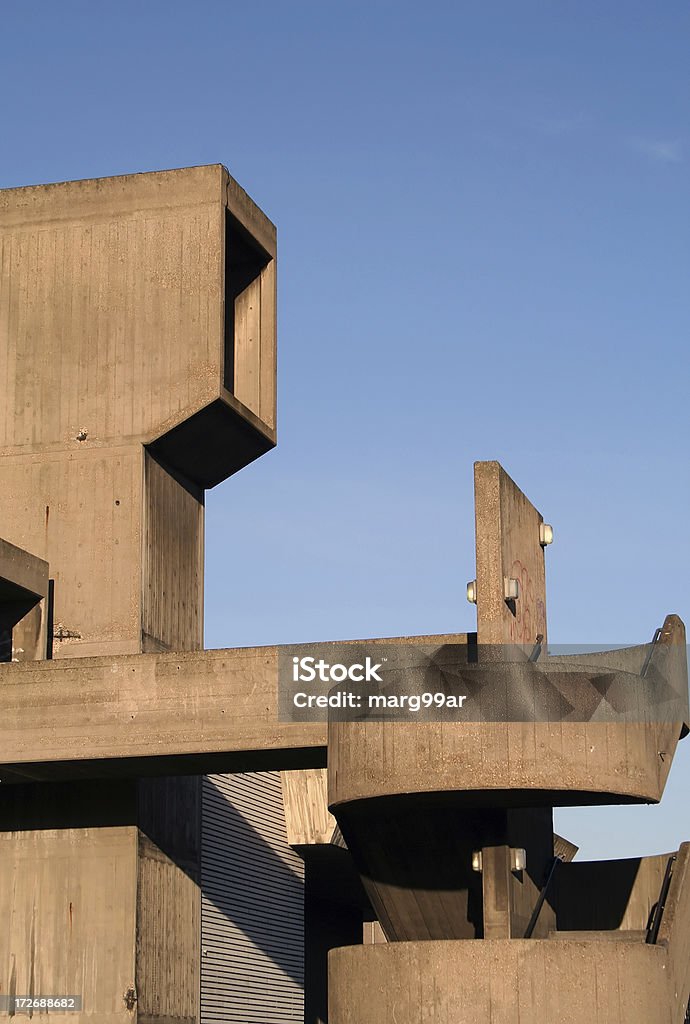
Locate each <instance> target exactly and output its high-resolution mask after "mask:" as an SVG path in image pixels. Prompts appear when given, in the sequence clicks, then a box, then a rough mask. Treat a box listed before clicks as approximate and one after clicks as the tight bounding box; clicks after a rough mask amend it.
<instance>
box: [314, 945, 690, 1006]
mask: <svg viewBox="0 0 690 1024" xmlns="http://www.w3.org/2000/svg"><path fill="white" fill-rule="evenodd" d="M669 974H670V957H669V954H668V952H667V950H665V949H664V948H662V947H661V946H654V945H645V944H644V943H643V942H639V943H628V942H621V943H609V942H597V941H594V942H586V941H583V942H579V941H578V942H575V941H558V942H554V941H540V940H520V939H506V940H501V939H486V940H484V941H483V942H471V941H462V940H459V941H452V940H448V941H444V942H396V943H388V944H379V945H374V946H350V947H345V948H342V949H336V950H333V951H332V952H331V954H330V960H329V979H330V999H329V1024H408V1022H409V1024H419V1022H420V1021H425V1022H427V1024H432V1022H433V1024H459V1022H462V1024H486V1022H487V1021H491V1024H593V1022H595V1021H596V1022H604V1021H606V1022H607V1024H608V1022H610V1024H623V1022H626V1024H650V1022H652V1021H653V1022H654V1024H678V1022H679V1021H680V1020H681V1019H682V1018H681V1017H680V1016H679V1015H678V1013H677V1012H675V1007H674V1001H673V996H672V992H671V988H672V986H671V984H670V977H669Z"/></svg>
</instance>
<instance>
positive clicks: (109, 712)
mask: <svg viewBox="0 0 690 1024" xmlns="http://www.w3.org/2000/svg"><path fill="white" fill-rule="evenodd" d="M0 232H1V238H0V241H1V247H2V248H1V262H0V536H1V537H2V540H1V541H0V661H2V662H3V664H2V665H0V723H1V724H0V782H1V785H0V915H1V918H2V920H3V922H4V923H5V925H4V927H3V929H2V930H0V1019H3V1015H4V1017H6V1018H8V1019H10V1018H11V1017H13V1016H15V1015H16V1016H19V1015H21V1013H23V1012H27V1013H28V1007H27V1005H26V1004H25V1002H23V1001H26V1000H28V1001H30V1000H36V999H38V1000H39V1001H40V999H41V998H42V997H51V996H58V997H75V999H76V997H79V999H80V1000H81V1002H79V1001H76V1002H75V1004H74V1006H73V1007H68V1008H67V1009H69V1011H70V1013H71V1014H72V1016H71V1017H70V1018H68V1019H73V1020H75V1021H79V1022H80V1024H81V1022H87V1021H88V1022H96V1021H97V1022H99V1024H115V1022H118V1024H120V1022H132V1021H137V1022H139V1024H154V1022H155V1024H211V1022H214V1024H215V1022H225V1021H235V1022H256V1024H272V1022H283V1021H306V1022H309V1024H316V1022H319V1021H321V1022H326V1021H327V1020H328V1021H330V1022H331V1024H369V1022H372V1024H373V1022H374V1021H376V1022H377V1024H381V1022H384V1024H393V1022H395V1024H404V1022H408V1021H409V1022H418V1021H420V1020H425V1021H434V1022H438V1024H450V1022H451V1021H452V1022H463V1024H465V1022H466V1024H475V1022H477V1024H478V1022H480V1021H482V1022H483V1021H486V1020H491V1021H493V1022H495V1024H518V1022H519V1024H537V1022H539V1024H543V1022H553V1024H556V1022H561V1021H570V1022H573V1024H585V1022H587V1024H589V1022H592V1021H600V1022H603V1021H607V1022H611V1024H613V1022H623V1021H626V1022H627V1021H640V1022H642V1021H645V1022H650V1021H654V1022H657V1021H658V1022H659V1024H671V1022H680V1021H683V1020H684V1019H685V1016H686V1008H687V1006H688V999H689V998H690V955H689V952H690V951H689V949H688V946H689V945H690V880H688V879H687V875H688V871H689V870H690V868H689V867H688V861H689V858H690V846H685V845H684V846H682V847H681V849H680V850H679V851H669V852H668V853H666V854H664V855H661V856H658V857H650V858H642V859H640V858H633V859H627V860H620V861H612V862H606V863H593V864H587V863H580V862H578V861H577V860H575V861H573V860H572V855H573V853H574V851H575V849H576V848H575V847H574V846H573V845H572V844H570V843H568V842H567V841H566V840H564V839H562V838H561V837H554V833H553V823H552V811H553V807H554V806H561V805H568V804H602V803H603V804H605V803H624V802H625V803H631V802H649V801H658V800H660V799H661V797H662V794H663V790H664V786H665V782H666V778H667V776H668V772H669V770H670V766H671V762H672V759H673V753H674V751H675V747H676V744H677V742H678V740H679V739H680V738H681V736H682V735H684V734H685V732H687V724H686V723H687V721H688V714H687V672H686V662H685V633H684V628H683V625H682V623H681V622H680V620H679V619H678V618H677V617H676V616H672V615H671V616H668V617H667V619H666V621H665V622H664V624H663V626H662V627H661V628H660V629H659V630H658V631H657V633H656V634H655V637H654V641H653V642H652V643H651V644H647V645H642V646H641V647H639V648H632V649H630V650H627V651H624V652H613V653H611V652H610V653H608V654H600V655H593V656H588V657H584V656H579V657H577V658H573V657H571V658H570V659H568V658H564V657H557V656H552V655H550V654H549V653H548V652H547V647H546V637H547V626H546V589H545V557H544V549H545V546H546V543H547V542H548V540H549V538H550V534H549V529H550V528H548V527H547V526H546V525H545V524H544V523H543V520H542V517H541V516H540V515H539V513H538V512H537V511H536V509H534V507H533V506H532V505H531V503H530V502H529V501H528V500H527V498H526V497H525V496H524V495H523V494H522V492H521V491H520V490H519V489H518V488H517V487H516V485H515V484H514V483H513V481H512V480H511V479H510V478H509V477H508V476H507V474H506V473H505V472H504V471H503V470H502V468H501V467H500V466H499V465H498V464H497V463H478V464H477V465H476V467H475V496H476V544H477V576H476V580H475V581H473V583H472V585H471V588H470V596H471V597H472V598H473V600H475V602H476V605H477V632H476V633H473V634H466V635H465V634H453V635H439V636H432V637H408V638H404V639H403V640H397V641H396V640H380V641H371V644H375V645H378V646H377V648H376V649H379V648H380V647H381V646H385V645H392V646H390V651H391V658H392V657H393V650H394V648H395V649H396V650H397V649H398V648H400V647H401V646H402V647H404V648H405V649H406V650H409V651H412V652H413V656H412V657H413V658H414V652H419V653H420V656H421V654H422V652H424V657H425V658H427V657H428V658H429V659H430V660H431V661H432V662H433V663H434V665H436V664H439V663H443V664H446V665H449V664H450V660H449V659H452V664H453V671H454V672H456V675H457V678H462V679H463V680H466V679H469V678H470V676H471V679H473V680H480V682H481V683H482V686H484V692H487V689H488V691H489V692H491V693H492V695H493V696H495V691H496V688H497V687H499V686H504V685H505V689H506V692H508V691H509V692H510V693H511V694H512V693H514V692H517V691H516V690H515V687H517V689H518V690H519V692H520V693H521V694H522V695H523V696H524V694H527V695H528V698H529V700H528V703H529V704H530V707H532V708H534V707H536V703H537V702H538V695H539V694H542V693H543V690H544V686H545V685H546V683H548V687H549V691H548V692H549V694H550V695H551V696H550V697H549V699H551V698H552V697H553V694H554V693H555V694H556V695H557V700H558V701H559V702H560V703H559V707H560V708H561V709H565V710H561V711H560V712H559V714H558V716H556V717H553V716H551V717H549V716H546V717H544V716H543V715H541V716H540V715H537V714H533V713H532V712H530V713H529V714H528V713H525V712H524V711H522V712H520V714H514V713H512V712H511V714H510V715H507V714H504V715H503V717H500V716H499V717H498V718H496V717H494V718H491V717H490V716H487V715H486V714H485V713H484V714H479V715H478V717H475V718H467V719H466V720H458V717H457V716H456V717H454V718H449V719H443V718H437V719H435V720H424V721H422V720H409V719H407V720H405V719H399V720H390V719H384V720H379V719H377V718H376V717H375V716H374V717H370V718H367V719H365V720H363V719H362V717H361V716H356V715H355V716H352V717H350V718H349V719H348V718H347V717H343V716H342V715H340V716H338V715H334V714H331V720H330V722H329V721H326V720H325V719H324V718H323V717H321V718H318V717H315V716H314V717H309V716H308V715H307V716H303V717H302V718H300V717H299V716H293V717H291V716H289V715H288V716H286V715H284V714H282V713H281V699H282V697H281V690H280V686H279V683H280V680H281V664H283V662H284V659H285V658H288V659H290V658H291V656H292V652H291V649H283V650H281V649H278V648H253V649H252V648H245V649H238V650H219V651H204V650H203V558H204V529H203V521H204V492H205V490H206V489H207V488H209V487H213V486H214V485H215V484H217V483H219V482H220V481H221V480H224V479H226V478H227V477H229V476H230V475H232V474H234V473H236V472H237V471H238V470H240V469H242V468H243V467H244V466H245V465H247V464H248V463H249V462H251V461H252V460H254V459H256V458H258V457H259V456H260V455H261V454H263V453H264V452H266V451H268V450H269V449H270V448H272V447H273V446H274V445H275V443H276V373H275V368H276V291H275V286H276V233H275V228H274V227H273V225H272V224H271V223H270V221H269V220H268V219H267V218H266V217H265V216H264V214H263V213H262V212H261V211H260V210H259V208H258V207H257V206H256V205H255V204H254V203H253V202H252V201H251V200H250V199H249V197H248V196H247V195H246V193H244V192H243V190H242V189H241V188H240V187H239V186H238V185H237V183H236V182H234V181H233V179H232V178H231V177H230V176H229V175H228V173H227V171H226V170H225V169H224V168H222V167H220V166H212V167H199V168H187V169H183V170H178V171H169V172H160V173H152V174H140V175H131V176H126V177H118V178H108V179H99V180H94V181H81V182H68V183H64V184H59V185H47V186H40V187H30V188H22V189H11V190H5V191H3V192H0ZM356 646H357V645H355V647H356ZM360 646H361V645H360ZM346 648H347V645H338V650H340V651H342V650H343V649H346ZM352 649H353V650H354V649H355V648H352ZM357 649H359V648H357ZM321 650H322V647H321V646H320V645H316V646H315V647H314V648H313V652H314V653H315V654H318V652H319V651H321ZM429 652H430V653H429ZM444 659H445V661H444ZM468 673H470V675H468ZM471 673H474V675H471ZM482 673H484V674H483V675H482ZM451 674H452V673H451ZM408 676H409V678H408ZM402 679H403V683H404V685H408V684H409V685H411V683H410V680H411V679H412V675H411V670H410V673H408V674H407V675H406V673H405V672H404V671H403V672H402ZM506 680H507V683H506ZM545 680H546V683H545ZM525 687H526V689H525ZM521 688H522V689H521ZM661 693H663V694H667V695H668V694H670V696H664V697H663V699H662V697H660V696H659V694H661ZM539 699H541V698H539ZM626 701H627V703H626ZM631 701H632V703H633V704H634V713H631V712H630V706H631V704H630V702H631ZM530 702H531V703H530ZM662 704H663V709H665V710H664V713H663V714H662V713H661V712H660V708H661V706H662ZM470 705H472V701H471V700H470V702H469V705H468V707H469V706H470ZM550 706H551V705H550ZM669 708H671V711H669ZM574 838H576V837H574ZM64 1010H65V1007H57V1008H55V1007H54V1008H53V1009H52V1010H50V1009H49V1008H47V1007H45V1006H41V1005H40V1002H39V1005H38V1006H37V1007H36V1008H35V1009H34V1010H33V1011H32V1012H33V1015H34V1016H41V1017H43V1016H48V1017H50V1016H52V1015H54V1013H55V1012H64Z"/></svg>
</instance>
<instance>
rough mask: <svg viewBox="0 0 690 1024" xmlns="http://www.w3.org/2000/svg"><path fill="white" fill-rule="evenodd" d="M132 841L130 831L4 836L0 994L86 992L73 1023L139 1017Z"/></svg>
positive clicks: (122, 1022)
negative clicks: (133, 1002)
mask: <svg viewBox="0 0 690 1024" xmlns="http://www.w3.org/2000/svg"><path fill="white" fill-rule="evenodd" d="M136 844H137V836H136V829H135V828H99V829H91V828H77V829H62V830H36V831H27V832H21V833H20V832H2V833H0V876H1V877H2V879H3V885H2V886H0V915H1V917H2V921H3V927H2V928H1V929H0V970H1V972H2V975H1V977H0V992H1V993H3V994H12V993H14V994H16V995H30V994H32V993H34V994H45V995H50V994H56V995H57V994H64V995H82V996H83V998H84V1009H83V1012H82V1013H78V1014H74V1015H70V1017H69V1019H70V1020H74V1021H75V1024H85V1022H87V1021H88V1022H91V1024H96V1022H98V1024H131V1022H132V1021H133V1020H135V1019H136V1018H135V1016H134V1014H133V1012H132V1010H131V1009H128V1005H129V1004H128V993H129V992H131V993H134V990H135V977H134V971H135V962H134V935H135V930H136V890H137V878H136V873H137V856H136ZM25 907H28V908H29V912H28V913H26V912H25Z"/></svg>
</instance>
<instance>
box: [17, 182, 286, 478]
mask: <svg viewBox="0 0 690 1024" xmlns="http://www.w3.org/2000/svg"><path fill="white" fill-rule="evenodd" d="M0 238H1V242H2V249H3V273H4V274H5V276H6V278H7V281H8V282H9V285H10V286H11V291H8V296H9V298H8V309H7V317H8V324H9V327H8V331H7V337H6V338H5V339H2V338H0V350H2V345H3V344H6V345H7V347H8V352H7V356H8V359H9V363H10V365H13V364H14V363H15V362H19V361H21V364H22V365H25V366H30V367H31V368H32V372H31V374H21V375H20V374H17V376H16V382H15V386H14V387H11V388H10V389H9V391H8V394H7V396H6V400H7V403H8V415H7V416H6V417H4V419H3V422H4V423H5V424H7V427H6V430H5V431H4V432H3V430H2V426H1V425H0V455H13V456H19V455H28V454H30V453H32V452H39V451H40V452H44V453H48V452H58V451H65V450H67V451H72V450H74V451H77V450H79V451H85V450H88V449H98V448H103V447H113V446H116V445H121V444H123V443H129V442H136V441H138V442H141V443H143V444H146V445H149V446H150V447H151V448H152V450H153V452H154V454H155V455H156V456H157V457H158V458H159V459H160V460H162V461H163V462H165V464H166V465H167V466H169V467H170V468H171V469H173V470H176V471H177V472H179V473H181V474H182V475H183V476H184V477H186V478H187V479H188V480H191V481H193V482H194V483H195V484H198V485H199V486H202V487H212V486H214V485H215V484H217V483H219V482H220V481H221V480H223V479H224V478H225V477H227V476H229V475H230V474H232V473H234V472H236V471H237V469H239V468H241V467H242V466H243V465H246V464H247V463H248V462H249V461H251V460H252V459H255V458H257V457H258V456H259V455H261V454H263V453H264V452H265V451H267V450H268V449H270V448H272V447H273V446H274V445H275V443H276V266H275V264H276V229H275V227H274V225H273V224H272V223H271V222H270V221H269V220H268V218H267V217H266V216H265V215H264V214H263V213H262V212H261V210H260V209H259V208H258V207H257V206H256V205H255V204H254V203H253V202H252V200H251V199H250V198H249V196H248V195H247V194H246V192H244V190H243V189H242V188H240V186H239V185H238V184H237V182H235V181H234V180H233V179H232V178H231V177H230V175H229V174H228V172H227V170H226V169H225V168H224V167H222V166H221V165H218V164H216V165H211V166H207V167H189V168H182V169H180V170H171V171H159V172H158V171H157V172H153V173H148V174H129V175H123V176H120V177H113V178H97V179H92V180H85V181H71V182H64V183H60V184H52V185H39V186H31V187H27V188H17V189H5V190H1V191H0Z"/></svg>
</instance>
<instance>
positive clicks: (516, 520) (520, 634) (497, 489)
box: [474, 462, 546, 647]
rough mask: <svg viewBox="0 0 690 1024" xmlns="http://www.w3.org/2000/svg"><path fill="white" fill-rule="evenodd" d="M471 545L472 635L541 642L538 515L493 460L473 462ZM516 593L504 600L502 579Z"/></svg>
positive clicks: (541, 574) (543, 595)
mask: <svg viewBox="0 0 690 1024" xmlns="http://www.w3.org/2000/svg"><path fill="white" fill-rule="evenodd" d="M474 496H475V529H476V545H477V577H476V578H477V639H478V642H479V643H480V644H519V645H524V646H526V647H532V646H533V645H534V644H535V642H536V638H537V636H538V635H541V636H542V637H543V642H544V643H545V642H546V582H545V568H544V550H543V548H542V547H541V544H540V540H539V526H540V524H541V523H542V522H543V519H542V516H541V515H540V513H539V512H537V510H536V509H535V508H534V506H533V505H532V503H531V502H530V501H529V500H528V499H527V498H526V497H525V495H524V494H523V493H522V491H521V490H520V489H519V487H517V485H516V484H515V483H514V482H513V481H512V480H511V478H510V477H509V476H508V474H507V473H506V471H505V470H504V469H503V468H502V466H500V465H499V463H498V462H475V464H474ZM505 579H514V580H517V582H518V586H519V596H518V598H517V600H515V601H506V597H505V590H504V580H505Z"/></svg>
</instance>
